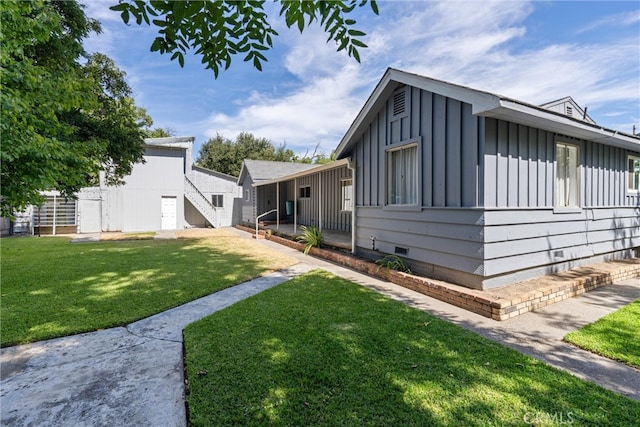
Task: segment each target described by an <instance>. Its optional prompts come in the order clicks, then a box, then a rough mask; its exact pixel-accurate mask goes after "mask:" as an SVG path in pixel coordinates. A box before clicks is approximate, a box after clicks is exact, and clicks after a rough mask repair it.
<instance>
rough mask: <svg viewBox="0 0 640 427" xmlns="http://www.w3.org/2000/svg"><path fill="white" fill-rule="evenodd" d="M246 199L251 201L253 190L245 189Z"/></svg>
mask: <svg viewBox="0 0 640 427" xmlns="http://www.w3.org/2000/svg"><path fill="white" fill-rule="evenodd" d="M244 201H245V202H250V201H251V192H250V191H249V190H244Z"/></svg>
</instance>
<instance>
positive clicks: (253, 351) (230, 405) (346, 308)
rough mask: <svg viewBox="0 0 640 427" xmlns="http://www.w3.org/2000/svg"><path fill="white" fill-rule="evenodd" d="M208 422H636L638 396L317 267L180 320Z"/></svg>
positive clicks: (200, 422) (193, 401)
mask: <svg viewBox="0 0 640 427" xmlns="http://www.w3.org/2000/svg"><path fill="white" fill-rule="evenodd" d="M184 337H185V349H186V350H185V351H186V369H187V377H188V384H189V396H188V405H189V421H190V423H191V425H194V426H207V425H232V424H236V425H258V426H261V425H267V424H271V425H356V426H360V425H433V426H454V425H464V426H474V425H478V426H479V425H483V426H489V425H531V424H533V425H554V424H555V425H560V424H572V425H599V426H607V425H610V426H613V425H620V426H625V425H637V421H638V417H639V416H640V402H636V401H632V400H630V399H627V398H625V397H623V396H619V395H616V394H615V393H612V392H610V391H607V390H604V389H602V388H600V387H598V386H596V385H594V384H592V383H588V382H585V381H582V380H580V379H578V378H576V377H574V376H571V375H569V374H567V373H565V372H562V371H559V370H557V369H555V368H552V367H550V366H548V365H545V364H544V363H542V362H539V361H537V360H535V359H533V358H531V357H528V356H524V355H522V354H520V353H518V352H516V351H514V350H511V349H508V348H506V347H504V346H502V345H499V344H498V343H495V342H492V341H488V340H486V339H484V338H482V337H480V336H479V335H477V334H474V333H472V332H469V331H467V330H464V329H462V328H460V327H457V326H455V325H453V324H451V323H449V322H446V321H443V320H439V319H437V318H435V317H433V316H431V315H429V314H427V313H425V312H422V311H419V310H416V309H412V308H409V307H407V306H405V305H404V304H402V303H400V302H397V301H394V300H391V299H389V298H387V297H384V296H381V295H379V294H377V293H375V292H373V291H370V290H367V289H365V288H362V287H360V286H357V285H355V284H353V283H351V282H348V281H346V280H343V279H340V278H336V277H335V276H332V275H330V274H328V273H323V272H318V271H315V272H312V273H310V274H307V275H304V276H300V277H298V278H296V279H294V280H291V281H289V282H286V283H284V284H282V285H279V286H277V287H275V288H272V289H270V290H268V291H265V292H263V293H261V294H259V295H256V296H254V297H251V298H249V299H247V300H244V301H241V302H239V303H237V304H235V305H233V306H231V307H229V308H227V309H225V310H222V311H220V312H217V313H215V314H213V315H211V316H208V317H206V318H204V319H202V320H201V321H199V322H196V323H194V324H192V325H190V326H189V327H187V329H186V330H185V332H184Z"/></svg>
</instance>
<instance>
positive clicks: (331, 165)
mask: <svg viewBox="0 0 640 427" xmlns="http://www.w3.org/2000/svg"><path fill="white" fill-rule="evenodd" d="M347 164H349V159H341V160H334V161H333V162H329V163H325V164H323V165H318V166H317V167H315V168H310V169H306V170H303V171H300V172H296V173H292V174H289V175H285V176H281V177H279V178H275V179H269V180H263V181H257V182H255V183H253V184H252V186H253V187H260V186H262V185H269V184H276V183H278V182H285V181H291V180H292V179H295V178H300V177H302V176H307V175H313V174H314V173H318V172H323V171H326V170H331V169H335V168H338V167H342V166H344V165H347Z"/></svg>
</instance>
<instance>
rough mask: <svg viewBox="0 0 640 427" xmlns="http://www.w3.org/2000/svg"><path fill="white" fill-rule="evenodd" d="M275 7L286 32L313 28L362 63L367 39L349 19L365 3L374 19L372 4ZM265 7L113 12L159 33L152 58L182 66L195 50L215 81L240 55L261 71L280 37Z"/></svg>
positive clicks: (215, 5)
mask: <svg viewBox="0 0 640 427" xmlns="http://www.w3.org/2000/svg"><path fill="white" fill-rule="evenodd" d="M277 1H278V2H279V3H280V4H281V8H280V16H281V17H284V21H285V24H286V25H287V27H289V28H291V27H292V26H294V25H295V26H297V28H298V29H299V30H300V32H302V31H303V30H304V29H305V27H306V26H308V25H311V24H312V23H313V22H317V23H318V24H319V25H321V26H322V27H323V29H324V31H325V33H327V34H328V38H327V42H329V41H331V40H333V41H335V43H336V45H337V50H338V51H341V50H346V51H347V53H348V55H349V56H351V57H353V58H354V59H355V60H356V61H358V62H360V54H359V53H358V48H366V47H367V45H366V44H365V43H363V42H362V40H361V38H362V37H363V36H365V35H366V34H365V33H364V32H362V31H360V30H358V29H356V28H355V25H356V20H355V19H352V18H348V17H347V16H348V15H349V14H350V13H351V12H353V10H354V9H355V8H356V7H363V6H365V5H366V4H367V3H368V4H369V5H370V7H371V10H372V11H373V13H375V14H378V6H377V4H376V2H375V0H338V1H321V0H298V1H290V0H277ZM264 3H265V0H255V1H249V2H247V1H236V0H204V1H203V0H188V1H170V0H161V1H153V2H145V1H140V0H119V2H118V4H117V5H115V6H112V7H111V9H112V10H114V11H118V12H120V16H121V18H122V20H123V21H124V23H125V24H129V22H130V21H131V20H132V18H133V20H135V22H136V24H138V25H141V24H142V22H145V23H146V24H147V25H151V24H153V25H154V26H156V27H158V28H159V30H158V36H157V37H156V38H155V40H154V41H153V43H152V45H151V51H152V52H156V51H157V52H160V53H161V54H165V53H166V54H171V60H172V61H173V60H177V61H178V63H179V64H180V66H184V56H185V54H186V53H187V51H189V50H193V51H194V52H195V53H196V54H197V55H202V63H203V64H204V65H205V68H207V69H211V70H213V73H214V75H215V76H216V77H218V73H219V72H220V69H221V68H222V67H223V66H224V69H225V70H226V69H228V68H229V66H230V65H231V58H232V56H234V55H238V54H242V55H244V61H252V62H253V66H254V67H255V68H256V69H258V70H262V63H263V62H265V61H267V58H266V57H265V56H264V52H265V51H267V50H269V49H270V48H272V47H273V38H274V37H275V36H277V35H278V33H277V32H276V31H275V30H274V29H273V28H272V26H271V24H270V23H269V19H268V18H269V17H268V16H267V14H266V13H265V11H264Z"/></svg>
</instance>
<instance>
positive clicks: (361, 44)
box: [351, 39, 368, 48]
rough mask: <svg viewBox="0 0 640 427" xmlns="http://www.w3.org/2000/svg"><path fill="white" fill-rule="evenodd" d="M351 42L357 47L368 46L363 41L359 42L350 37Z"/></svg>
mask: <svg viewBox="0 0 640 427" xmlns="http://www.w3.org/2000/svg"><path fill="white" fill-rule="evenodd" d="M351 44H353V45H355V46H358V47H364V48H366V47H368V46H367V45H366V44H364V43H363V42H361V41H360V40H358V39H352V40H351Z"/></svg>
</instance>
